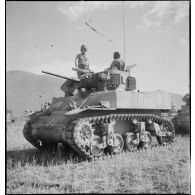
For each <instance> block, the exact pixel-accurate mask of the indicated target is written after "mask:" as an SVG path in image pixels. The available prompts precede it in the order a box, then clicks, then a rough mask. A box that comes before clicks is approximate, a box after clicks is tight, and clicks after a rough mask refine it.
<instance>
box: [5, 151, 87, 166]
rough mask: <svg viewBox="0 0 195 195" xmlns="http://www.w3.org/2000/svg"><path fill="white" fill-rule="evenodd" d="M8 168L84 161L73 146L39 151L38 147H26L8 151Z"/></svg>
mask: <svg viewBox="0 0 195 195" xmlns="http://www.w3.org/2000/svg"><path fill="white" fill-rule="evenodd" d="M6 159H7V168H14V167H15V166H25V165H26V164H28V165H29V164H31V165H41V166H50V165H60V164H62V163H67V162H71V163H78V162H81V161H83V160H84V159H82V158H81V157H80V156H78V154H77V153H75V152H74V151H73V150H72V149H71V148H66V149H63V150H62V149H58V150H57V151H39V150H37V149H24V150H13V151H7V155H6Z"/></svg>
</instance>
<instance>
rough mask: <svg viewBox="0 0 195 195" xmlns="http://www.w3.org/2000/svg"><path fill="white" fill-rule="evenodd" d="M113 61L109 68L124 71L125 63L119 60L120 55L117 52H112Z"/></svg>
mask: <svg viewBox="0 0 195 195" xmlns="http://www.w3.org/2000/svg"><path fill="white" fill-rule="evenodd" d="M113 57H114V60H113V61H112V63H111V65H110V68H111V69H112V68H117V69H118V70H121V71H124V69H125V62H124V61H123V60H121V59H120V53H119V52H118V51H115V52H114V55H113Z"/></svg>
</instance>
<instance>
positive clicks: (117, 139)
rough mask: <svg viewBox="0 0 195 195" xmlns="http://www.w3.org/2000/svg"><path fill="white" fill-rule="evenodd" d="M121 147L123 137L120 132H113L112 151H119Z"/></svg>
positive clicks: (121, 149)
mask: <svg viewBox="0 0 195 195" xmlns="http://www.w3.org/2000/svg"><path fill="white" fill-rule="evenodd" d="M123 147H124V141H123V137H122V136H121V135H120V134H114V135H113V146H112V151H113V152H114V153H116V154H118V153H121V152H122V151H123Z"/></svg>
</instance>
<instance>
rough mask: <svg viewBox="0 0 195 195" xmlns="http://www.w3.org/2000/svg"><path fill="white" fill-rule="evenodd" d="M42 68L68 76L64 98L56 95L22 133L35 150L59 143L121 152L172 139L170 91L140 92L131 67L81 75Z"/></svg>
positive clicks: (86, 151)
mask: <svg viewBox="0 0 195 195" xmlns="http://www.w3.org/2000/svg"><path fill="white" fill-rule="evenodd" d="M77 71H82V70H77ZM42 72H43V73H46V74H49V75H53V76H57V77H60V78H64V79H67V80H66V81H65V83H64V84H63V85H62V86H61V89H62V90H63V91H64V92H65V97H59V98H53V100H52V103H51V104H50V106H49V108H47V109H45V110H40V111H38V112H35V113H33V114H31V115H29V118H28V121H27V123H26V124H25V126H24V130H23V133H24V137H25V138H26V139H27V140H28V141H29V142H30V143H31V144H32V145H33V146H35V147H36V148H38V149H41V150H42V149H45V148H47V147H54V148H56V147H57V145H58V144H59V143H61V144H63V145H64V147H68V146H70V147H71V148H72V149H73V150H75V151H76V152H77V153H78V154H79V155H81V156H82V157H86V158H92V157H96V156H101V155H103V153H104V151H105V149H106V150H107V149H108V151H111V152H113V153H120V152H122V151H123V150H128V151H133V150H135V149H137V148H139V147H141V148H142V147H144V148H148V147H150V146H152V144H153V143H157V144H160V145H166V144H168V143H171V142H173V140H174V136H175V130H174V126H173V124H172V122H171V121H169V120H168V119H167V118H166V113H168V112H169V110H170V109H171V101H170V97H169V94H168V93H166V92H164V91H150V92H144V91H143V92H139V91H137V90H136V79H135V77H132V76H131V75H130V68H127V69H126V70H125V71H119V70H117V69H106V70H104V71H102V72H98V73H91V72H84V74H83V75H82V76H81V77H80V78H68V77H65V76H61V75H56V74H53V73H49V72H44V71H42Z"/></svg>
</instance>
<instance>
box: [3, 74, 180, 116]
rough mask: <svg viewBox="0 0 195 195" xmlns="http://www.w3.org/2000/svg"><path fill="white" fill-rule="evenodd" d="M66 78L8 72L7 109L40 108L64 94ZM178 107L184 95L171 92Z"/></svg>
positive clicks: (21, 111) (15, 113) (17, 111)
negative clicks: (61, 87) (62, 86)
mask: <svg viewBox="0 0 195 195" xmlns="http://www.w3.org/2000/svg"><path fill="white" fill-rule="evenodd" d="M63 82H64V80H63V79H60V78H56V77H52V76H47V75H36V74H33V73H29V72H24V71H8V72H6V100H7V109H11V110H12V111H13V116H18V115H23V114H24V111H25V110H27V111H31V110H32V111H35V110H39V109H40V107H41V104H42V103H44V102H45V101H46V102H50V101H51V100H52V98H53V97H60V96H64V94H63V92H62V91H61V90H60V86H61V85H62V84H63ZM170 94H171V101H172V104H173V105H174V106H175V108H176V109H180V106H181V105H182V104H184V102H183V101H182V97H183V96H182V95H179V94H175V93H170Z"/></svg>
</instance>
